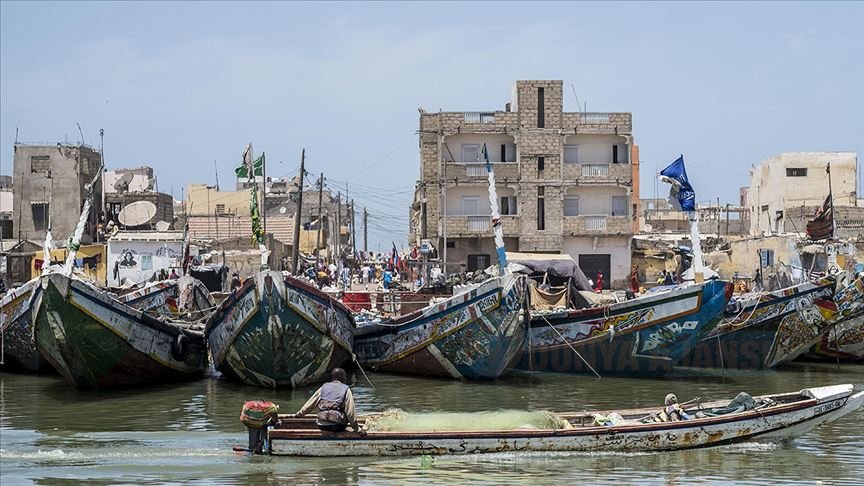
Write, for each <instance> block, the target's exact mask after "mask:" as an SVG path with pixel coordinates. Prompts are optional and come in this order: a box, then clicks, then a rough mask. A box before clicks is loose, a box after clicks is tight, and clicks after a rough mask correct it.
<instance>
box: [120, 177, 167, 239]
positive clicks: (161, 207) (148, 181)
mask: <svg viewBox="0 0 864 486" xmlns="http://www.w3.org/2000/svg"><path fill="white" fill-rule="evenodd" d="M155 186H156V177H155V176H154V174H153V169H152V168H151V167H147V166H142V167H134V168H130V169H116V170H109V171H106V172H105V174H104V188H105V218H106V221H114V222H115V223H120V224H121V227H123V228H124V229H153V228H155V225H156V223H158V222H160V221H164V222H165V223H168V224H169V225H171V224H173V222H174V198H173V197H171V195H170V194H165V193H162V192H157V191H156V190H155ZM138 201H147V202H150V203H152V204H153V206H155V207H156V213H155V214H154V215H153V217H152V218H151V219H150V220H149V221H147V222H145V223H143V224H141V225H138V226H137V227H128V228H127V227H126V226H125V225H124V224H122V223H123V222H122V221H119V218H118V216H119V215H120V211H122V210H123V208H125V207H126V206H128V205H129V204H132V203H134V202H138Z"/></svg>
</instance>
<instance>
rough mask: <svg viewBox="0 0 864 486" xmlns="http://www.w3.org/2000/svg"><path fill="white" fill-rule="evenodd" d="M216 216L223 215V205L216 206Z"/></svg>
mask: <svg viewBox="0 0 864 486" xmlns="http://www.w3.org/2000/svg"><path fill="white" fill-rule="evenodd" d="M216 214H225V205H224V204H217V205H216Z"/></svg>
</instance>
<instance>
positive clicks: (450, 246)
mask: <svg viewBox="0 0 864 486" xmlns="http://www.w3.org/2000/svg"><path fill="white" fill-rule="evenodd" d="M447 248H456V242H455V241H448V242H447Z"/></svg>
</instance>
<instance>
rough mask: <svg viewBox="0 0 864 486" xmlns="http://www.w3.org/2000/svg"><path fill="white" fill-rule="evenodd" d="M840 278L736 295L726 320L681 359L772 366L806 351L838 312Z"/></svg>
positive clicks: (718, 365)
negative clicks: (837, 292) (837, 289)
mask: <svg viewBox="0 0 864 486" xmlns="http://www.w3.org/2000/svg"><path fill="white" fill-rule="evenodd" d="M835 285H836V278H835V277H833V276H829V277H823V278H820V279H818V280H813V281H808V282H804V283H801V284H798V285H794V286H792V287H788V288H785V289H780V290H775V291H773V292H767V293H755V294H747V295H741V296H736V297H733V299H732V301H731V302H730V304H729V305H728V306H727V308H726V311H725V313H724V316H723V321H722V322H721V323H720V324H719V325H718V326H717V327H716V328H714V330H712V331H711V332H710V333H708V334H707V335H706V336H705V337H704V338H702V339H701V340H700V341H699V343H698V344H697V345H696V346H695V347H694V348H693V350H692V351H691V352H690V353H689V354H688V355H687V356H686V357H685V358H684V359H683V360H681V363H680V365H681V366H690V367H697V368H725V369H756V370H758V369H766V368H773V367H775V366H778V365H781V364H783V363H786V362H788V361H791V360H792V359H794V358H795V357H797V356H798V355H800V354H801V353H803V352H806V351H807V349H808V348H810V346H812V345H813V343H814V342H815V341H816V340H818V339H819V338H820V336H822V335H823V333H822V331H823V330H825V329H827V327H828V324H829V322H830V316H832V315H833V314H834V313H835V312H834V308H835V305H834V302H833V297H834V290H835Z"/></svg>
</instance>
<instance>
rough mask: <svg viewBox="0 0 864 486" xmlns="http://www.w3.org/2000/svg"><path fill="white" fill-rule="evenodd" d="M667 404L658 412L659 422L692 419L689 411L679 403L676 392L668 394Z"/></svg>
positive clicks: (657, 419)
mask: <svg viewBox="0 0 864 486" xmlns="http://www.w3.org/2000/svg"><path fill="white" fill-rule="evenodd" d="M665 403H666V406H665V407H664V408H663V410H662V411H661V412H660V413H659V414H657V418H656V421H657V422H678V421H681V420H690V419H691V418H692V417H690V416H689V415H687V412H685V411H684V409H682V408H681V406H680V405H678V397H676V396H675V394H674V393H670V394H668V395H666V400H665Z"/></svg>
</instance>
